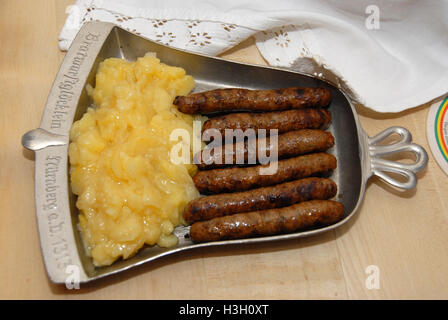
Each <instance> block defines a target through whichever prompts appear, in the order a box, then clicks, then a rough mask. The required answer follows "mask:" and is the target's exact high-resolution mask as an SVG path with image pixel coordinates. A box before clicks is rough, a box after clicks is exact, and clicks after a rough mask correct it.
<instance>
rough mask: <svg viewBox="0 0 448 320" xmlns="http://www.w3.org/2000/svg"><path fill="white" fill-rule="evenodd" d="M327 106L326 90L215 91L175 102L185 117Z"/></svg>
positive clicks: (175, 100) (328, 96) (182, 98)
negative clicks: (186, 115) (187, 115)
mask: <svg viewBox="0 0 448 320" xmlns="http://www.w3.org/2000/svg"><path fill="white" fill-rule="evenodd" d="M330 102H331V94H330V91H329V90H328V89H325V88H302V87H292V88H284V89H274V90H249V89H237V88H230V89H216V90H211V91H206V92H200V93H194V94H191V95H188V96H177V97H176V98H175V99H174V104H175V105H176V106H177V107H178V108H179V111H181V112H183V113H188V114H196V113H201V114H211V113H216V112H234V111H279V110H286V109H303V108H322V107H327V106H328V105H329V104H330Z"/></svg>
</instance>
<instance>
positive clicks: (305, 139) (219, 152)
mask: <svg viewBox="0 0 448 320" xmlns="http://www.w3.org/2000/svg"><path fill="white" fill-rule="evenodd" d="M262 140H263V141H262ZM254 144H256V148H257V149H256V150H252V149H251V152H254V153H255V157H254V158H255V162H256V163H259V161H258V151H259V148H262V146H263V147H264V151H265V154H266V156H267V157H270V156H271V151H272V150H275V147H274V146H271V141H270V138H269V137H267V138H258V139H256V140H255V141H254ZM333 145H334V137H333V135H332V134H331V133H330V132H326V131H323V130H318V129H302V130H297V131H290V132H287V133H284V134H280V135H278V137H277V146H278V147H277V156H278V158H279V159H283V158H287V157H291V156H298V155H301V154H306V153H311V152H322V151H325V150H327V149H329V148H331V147H332V146H333ZM229 146H230V147H231V148H230V150H229ZM226 149H227V150H226ZM242 152H244V154H243V155H239V154H238V153H242ZM263 154H264V152H263ZM238 156H239V157H238ZM226 157H228V158H231V159H232V163H226V161H225V160H226ZM194 159H195V164H196V165H197V166H198V168H199V170H209V169H215V168H222V167H225V166H229V165H236V164H239V165H241V164H246V165H247V164H249V149H248V141H240V142H236V143H234V144H230V145H227V147H226V145H225V144H222V145H221V146H216V147H212V148H208V147H207V146H206V147H205V149H204V150H202V151H200V152H198V153H197V154H196V155H195V157H194ZM240 159H243V160H244V163H237V162H238V161H240ZM251 164H254V163H251Z"/></svg>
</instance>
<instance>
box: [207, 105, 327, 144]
mask: <svg viewBox="0 0 448 320" xmlns="http://www.w3.org/2000/svg"><path fill="white" fill-rule="evenodd" d="M330 123H331V113H330V111H328V110H324V109H301V110H287V111H279V112H266V113H230V114H226V115H223V116H219V117H214V118H210V119H208V120H207V121H205V122H204V124H203V126H202V134H203V140H204V141H208V139H207V130H208V129H215V130H217V131H219V132H220V133H221V135H222V136H225V135H226V129H232V130H237V129H240V130H242V131H246V130H247V129H254V130H255V131H256V132H257V131H258V130H259V129H266V130H267V131H268V132H269V130H270V129H277V130H278V133H284V132H288V131H294V130H300V129H326V128H328V126H329V125H330Z"/></svg>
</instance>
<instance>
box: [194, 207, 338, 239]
mask: <svg viewBox="0 0 448 320" xmlns="http://www.w3.org/2000/svg"><path fill="white" fill-rule="evenodd" d="M343 215H344V206H343V204H342V203H339V202H336V201H331V200H311V201H306V202H302V203H299V204H295V205H292V206H289V207H284V208H277V209H269V210H263V211H252V212H246V213H238V214H234V215H231V216H224V217H218V218H213V219H211V220H207V221H200V222H195V223H193V225H192V226H191V227H190V237H191V239H192V240H193V241H194V242H208V241H217V240H227V239H241V238H249V237H254V236H264V235H274V234H281V233H289V232H294V231H298V230H307V229H313V228H317V227H322V226H327V225H331V224H334V223H336V222H338V221H339V220H341V219H342V218H343Z"/></svg>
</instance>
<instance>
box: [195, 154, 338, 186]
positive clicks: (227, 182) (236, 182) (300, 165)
mask: <svg viewBox="0 0 448 320" xmlns="http://www.w3.org/2000/svg"><path fill="white" fill-rule="evenodd" d="M275 164H276V165H277V170H276V172H275V173H273V174H262V173H265V172H262V170H267V169H268V167H269V166H271V165H273V163H269V164H264V165H257V166H253V167H247V168H239V167H234V168H224V169H213V170H207V171H199V172H197V173H196V174H195V175H194V177H193V182H194V184H195V185H196V188H197V189H198V190H199V192H200V193H202V194H216V193H225V192H237V191H244V190H249V189H254V188H259V187H266V186H271V185H274V184H278V183H282V182H286V181H291V180H295V179H301V178H305V177H309V176H312V175H316V174H320V173H326V172H328V171H331V170H333V169H335V168H336V165H337V162H336V158H335V157H334V156H332V155H330V154H326V153H312V154H308V155H304V156H299V157H295V158H289V159H285V160H279V161H278V162H277V163H274V165H275ZM270 168H271V169H273V167H270ZM274 168H275V167H274Z"/></svg>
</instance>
